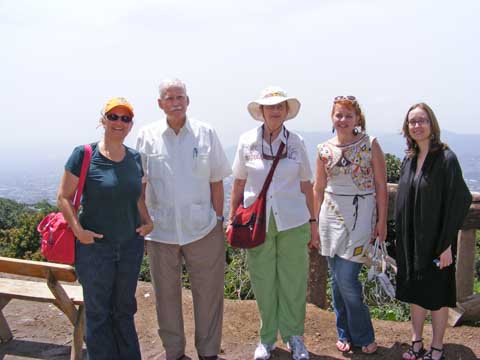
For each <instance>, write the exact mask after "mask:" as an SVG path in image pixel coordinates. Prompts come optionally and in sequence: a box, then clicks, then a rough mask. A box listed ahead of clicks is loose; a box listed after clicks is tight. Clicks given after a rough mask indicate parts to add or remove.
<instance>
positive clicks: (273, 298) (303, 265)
mask: <svg viewBox="0 0 480 360" xmlns="http://www.w3.org/2000/svg"><path fill="white" fill-rule="evenodd" d="M309 240H310V226H309V224H308V223H306V224H304V225H301V226H298V227H296V228H293V229H289V230H285V231H278V230H277V225H276V223H275V218H274V216H273V214H271V215H270V221H269V224H268V230H267V236H266V239H265V243H264V244H262V245H260V246H257V247H256V248H253V249H249V250H247V262H248V269H249V273H250V281H251V283H252V288H253V292H254V294H255V297H256V299H257V306H258V310H259V312H260V318H261V324H260V340H261V342H262V343H263V344H274V343H275V342H276V341H277V334H278V332H279V331H280V335H281V337H282V339H283V341H284V342H287V341H288V340H289V339H290V337H291V336H293V335H300V336H302V335H303V332H304V322H305V307H306V297H307V280H308V263H309V256H308V248H307V244H308V242H309Z"/></svg>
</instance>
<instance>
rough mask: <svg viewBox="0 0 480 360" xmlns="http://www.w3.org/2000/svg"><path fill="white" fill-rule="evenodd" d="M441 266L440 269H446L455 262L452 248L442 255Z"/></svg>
mask: <svg viewBox="0 0 480 360" xmlns="http://www.w3.org/2000/svg"><path fill="white" fill-rule="evenodd" d="M439 259H440V265H439V267H438V268H439V269H443V268H446V267H447V266H450V265H451V264H452V262H453V257H452V247H451V246H449V247H448V248H447V249H446V250H445V251H444V252H443V253H441V254H440V257H439Z"/></svg>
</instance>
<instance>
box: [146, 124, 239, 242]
mask: <svg viewBox="0 0 480 360" xmlns="http://www.w3.org/2000/svg"><path fill="white" fill-rule="evenodd" d="M137 150H138V151H139V152H140V154H141V156H142V162H143V168H144V172H145V178H144V182H146V183H147V187H146V193H145V196H146V204H147V207H148V210H149V213H150V216H151V217H152V219H153V223H154V229H153V231H152V232H151V233H150V234H149V235H147V236H146V239H147V240H153V241H158V242H162V243H167V244H178V245H186V244H189V243H191V242H193V241H195V240H199V239H201V238H202V237H204V236H205V235H207V234H208V233H209V232H210V231H211V230H212V229H213V228H214V227H215V225H216V224H217V217H216V213H215V210H214V209H213V206H212V201H211V196H210V183H211V182H217V181H220V180H223V179H224V178H225V177H227V176H229V175H230V174H231V169H230V164H229V162H228V160H227V157H226V156H225V152H224V151H223V148H222V145H221V144H220V141H219V139H218V137H217V134H216V133H215V131H214V130H213V128H212V127H211V126H210V125H208V124H206V123H203V122H200V121H197V120H194V119H190V118H187V120H186V122H185V125H184V126H183V127H182V128H181V129H180V131H179V133H178V135H177V134H175V132H174V131H173V129H172V128H170V127H169V126H168V124H167V120H166V118H164V119H163V120H161V121H157V122H155V123H153V124H150V125H147V126H145V127H143V128H142V129H141V130H140V132H139V135H138V139H137Z"/></svg>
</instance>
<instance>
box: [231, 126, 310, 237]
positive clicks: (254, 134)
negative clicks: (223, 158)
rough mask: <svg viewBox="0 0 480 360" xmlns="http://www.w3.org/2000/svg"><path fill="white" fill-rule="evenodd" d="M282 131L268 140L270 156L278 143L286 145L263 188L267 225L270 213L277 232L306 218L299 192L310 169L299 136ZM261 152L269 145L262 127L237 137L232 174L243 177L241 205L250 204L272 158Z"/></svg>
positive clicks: (305, 209)
mask: <svg viewBox="0 0 480 360" xmlns="http://www.w3.org/2000/svg"><path fill="white" fill-rule="evenodd" d="M288 133H289V136H288V139H287V138H286V137H285V131H281V132H280V135H279V136H278V137H277V138H276V139H275V140H274V141H273V142H272V149H273V155H276V153H277V150H278V147H279V146H280V142H281V141H283V142H284V143H285V144H286V145H287V157H286V158H285V159H280V161H279V162H278V165H277V168H276V169H275V172H274V174H273V179H272V182H271V183H270V187H269V188H268V191H267V206H266V209H267V224H268V223H269V222H268V221H269V217H270V212H273V214H274V216H275V221H276V224H277V228H278V230H279V231H283V230H288V229H292V228H294V227H297V226H300V225H303V224H305V223H306V222H307V221H308V219H309V218H310V213H309V211H308V208H307V204H306V199H305V195H304V194H303V193H302V192H301V191H300V182H301V181H310V180H311V178H312V170H311V168H310V162H309V160H308V155H307V151H306V148H305V143H304V142H303V139H302V138H301V137H300V135H298V134H296V133H294V132H291V131H288ZM262 141H263V151H264V153H265V154H267V155H272V154H271V149H270V145H269V144H268V142H266V141H265V140H264V139H263V138H262V127H261V126H260V127H258V128H256V129H253V130H250V131H248V132H246V133H244V134H242V135H241V136H240V140H239V144H238V147H237V152H236V154H235V160H234V162H233V176H234V177H235V178H236V179H242V180H245V179H246V180H247V181H246V183H245V189H244V193H243V206H245V207H248V206H250V205H251V204H252V203H253V202H254V201H255V199H256V198H257V196H258V195H259V194H260V191H261V190H262V187H263V184H264V182H265V179H266V178H267V174H268V172H269V171H270V168H271V166H272V164H273V160H264V159H263V157H262Z"/></svg>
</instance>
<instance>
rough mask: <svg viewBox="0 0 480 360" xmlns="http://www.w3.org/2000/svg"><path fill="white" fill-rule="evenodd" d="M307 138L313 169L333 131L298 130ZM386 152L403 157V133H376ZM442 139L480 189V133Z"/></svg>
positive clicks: (231, 153) (472, 186)
mask: <svg viewBox="0 0 480 360" xmlns="http://www.w3.org/2000/svg"><path fill="white" fill-rule="evenodd" d="M298 132H299V133H300V135H302V137H303V138H304V140H305V144H306V145H307V151H308V155H309V157H310V163H311V165H312V170H313V169H314V168H315V159H316V147H317V144H319V143H321V142H324V141H326V140H328V139H330V138H331V137H332V133H331V132H326V131H323V132H306V131H298ZM374 135H375V136H376V137H377V138H378V141H379V143H380V145H381V146H382V149H383V151H384V152H385V153H390V154H393V155H395V156H397V157H398V158H400V159H403V156H404V150H405V139H404V138H403V136H402V135H401V134H392V133H390V134H385V133H384V134H374ZM442 141H444V142H445V143H447V144H448V145H449V146H450V147H451V148H452V150H453V151H455V153H456V154H457V157H458V159H459V161H460V164H461V166H462V170H463V176H464V178H465V179H466V181H467V184H468V186H469V187H470V189H471V190H472V191H480V151H478V148H477V146H476V145H477V144H478V143H479V142H480V134H473V135H467V134H456V133H453V132H450V131H444V132H442ZM235 150H236V145H231V146H227V147H226V149H225V151H226V153H227V157H228V159H229V160H230V162H233V158H234V156H235Z"/></svg>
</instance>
